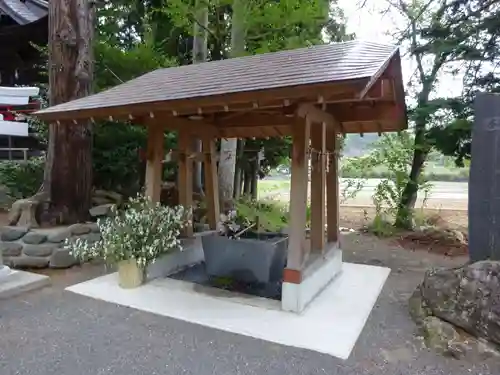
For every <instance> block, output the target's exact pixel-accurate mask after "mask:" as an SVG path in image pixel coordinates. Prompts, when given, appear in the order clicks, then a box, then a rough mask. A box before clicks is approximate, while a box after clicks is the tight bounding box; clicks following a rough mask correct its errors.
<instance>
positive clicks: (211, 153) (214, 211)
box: [203, 138, 220, 230]
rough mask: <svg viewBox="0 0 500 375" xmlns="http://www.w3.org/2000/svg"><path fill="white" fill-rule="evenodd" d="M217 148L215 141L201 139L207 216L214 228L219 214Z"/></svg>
mask: <svg viewBox="0 0 500 375" xmlns="http://www.w3.org/2000/svg"><path fill="white" fill-rule="evenodd" d="M216 151H217V148H216V146H215V141H214V140H213V139H210V138H205V139H203V153H204V156H205V160H204V161H205V163H204V165H203V167H204V169H205V199H206V203H207V217H208V224H209V226H210V229H212V230H216V229H217V223H218V221H219V215H220V205H219V182H218V178H217V159H218V156H217V155H216Z"/></svg>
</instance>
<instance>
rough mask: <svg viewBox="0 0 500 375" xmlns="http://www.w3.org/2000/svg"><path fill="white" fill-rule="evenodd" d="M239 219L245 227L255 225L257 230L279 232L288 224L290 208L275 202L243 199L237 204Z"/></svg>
mask: <svg viewBox="0 0 500 375" xmlns="http://www.w3.org/2000/svg"><path fill="white" fill-rule="evenodd" d="M235 209H236V212H237V219H238V220H239V221H240V222H241V223H242V224H243V225H244V226H250V225H254V228H255V230H257V231H265V232H278V231H280V230H281V229H283V228H284V227H285V225H286V223H287V222H288V207H287V205H285V204H283V203H282V202H278V201H273V200H250V199H242V200H240V201H238V202H236V204H235Z"/></svg>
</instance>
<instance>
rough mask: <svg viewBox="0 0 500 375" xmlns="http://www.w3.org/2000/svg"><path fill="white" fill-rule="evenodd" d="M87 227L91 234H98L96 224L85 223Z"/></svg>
mask: <svg viewBox="0 0 500 375" xmlns="http://www.w3.org/2000/svg"><path fill="white" fill-rule="evenodd" d="M87 226H88V227H89V228H90V232H91V233H100V230H99V225H97V223H87Z"/></svg>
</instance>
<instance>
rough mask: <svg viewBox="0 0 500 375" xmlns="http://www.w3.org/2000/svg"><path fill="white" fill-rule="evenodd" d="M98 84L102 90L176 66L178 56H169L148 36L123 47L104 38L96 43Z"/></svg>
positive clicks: (98, 87)
mask: <svg viewBox="0 0 500 375" xmlns="http://www.w3.org/2000/svg"><path fill="white" fill-rule="evenodd" d="M94 53H95V54H96V56H98V57H99V58H98V59H97V60H96V67H95V69H96V82H95V84H96V87H97V89H98V90H103V89H107V88H109V87H113V86H116V85H118V84H120V83H122V82H125V81H128V80H130V79H133V78H136V77H138V76H140V75H143V74H145V73H148V72H151V71H153V70H155V69H158V68H166V67H170V66H174V65H176V64H175V57H170V56H167V55H166V54H165V53H164V51H162V50H161V49H160V48H159V47H157V46H155V45H154V43H153V42H152V41H151V38H150V37H148V38H146V39H145V40H143V41H140V42H137V43H135V44H133V45H131V46H130V48H129V49H126V50H125V49H122V48H119V47H117V46H115V45H110V44H108V43H106V42H104V41H98V42H97V43H96V47H95V52H94Z"/></svg>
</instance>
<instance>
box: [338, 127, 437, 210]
mask: <svg viewBox="0 0 500 375" xmlns="http://www.w3.org/2000/svg"><path fill="white" fill-rule="evenodd" d="M413 150H414V140H413V136H412V135H411V134H410V133H409V132H400V133H390V134H385V135H383V136H382V137H380V139H379V140H378V141H376V142H375V143H374V147H373V151H372V152H371V153H370V154H369V155H367V156H365V157H360V158H356V159H350V160H349V162H347V163H346V164H345V165H344V166H343V170H344V171H352V172H354V171H355V172H356V173H357V174H358V175H362V176H366V174H367V171H370V170H372V169H373V168H375V167H379V166H384V167H385V168H386V170H387V173H388V175H387V178H386V179H384V180H382V181H381V182H380V183H379V184H378V185H377V186H376V188H375V193H374V195H373V203H374V204H375V208H376V211H377V214H378V215H382V214H384V216H388V217H394V216H395V215H396V214H397V211H398V209H399V203H400V202H401V199H402V196H403V192H404V189H405V187H406V185H407V184H408V181H409V175H408V171H409V169H410V167H411V163H412V159H413V152H414V151H413ZM352 172H351V173H352ZM418 184H419V185H418V186H419V190H421V191H423V192H424V193H425V194H427V193H428V191H429V189H430V187H431V185H430V184H429V182H428V181H426V180H425V179H424V178H423V176H422V175H421V176H419V180H418ZM358 188H359V186H358Z"/></svg>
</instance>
